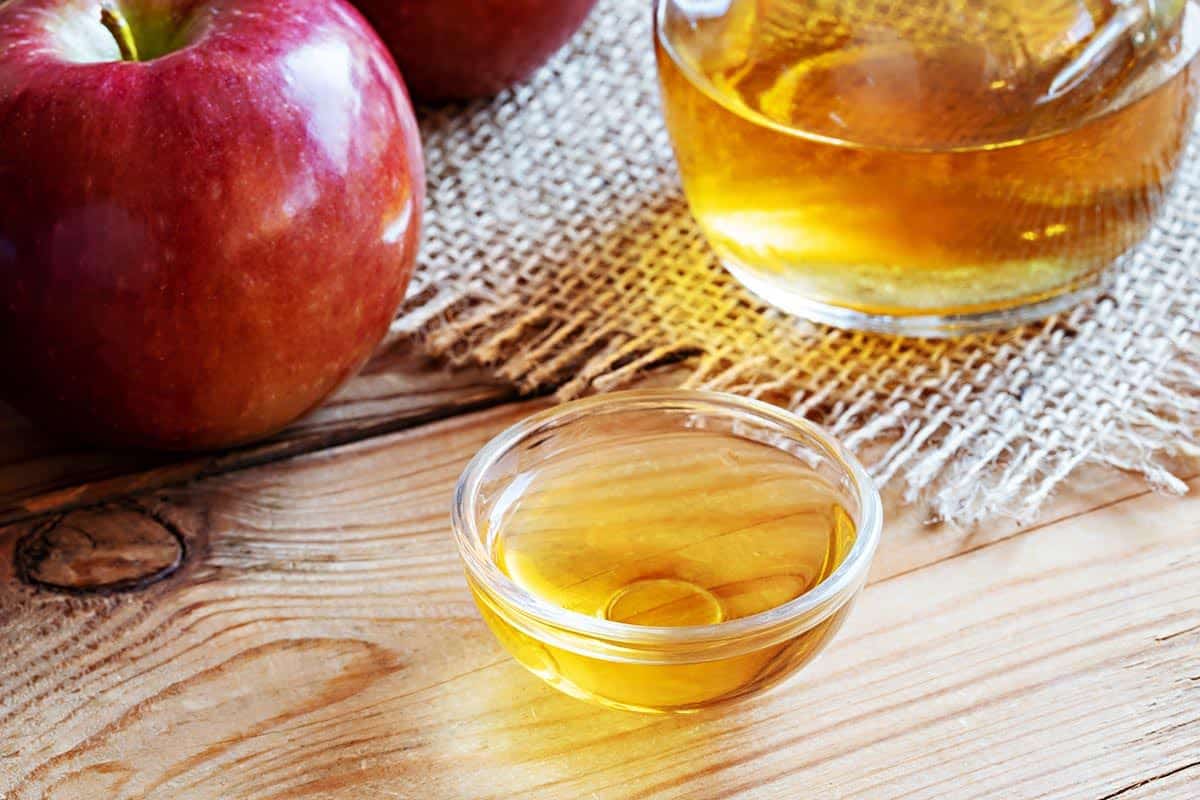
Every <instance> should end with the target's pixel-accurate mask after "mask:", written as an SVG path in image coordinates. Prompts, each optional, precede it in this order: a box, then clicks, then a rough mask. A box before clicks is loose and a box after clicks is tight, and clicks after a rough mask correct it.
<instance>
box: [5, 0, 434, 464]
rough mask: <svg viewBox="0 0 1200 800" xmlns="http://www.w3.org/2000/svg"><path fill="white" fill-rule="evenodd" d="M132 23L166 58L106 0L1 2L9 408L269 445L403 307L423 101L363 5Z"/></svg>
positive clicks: (159, 0) (54, 425)
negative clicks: (121, 46) (123, 31)
mask: <svg viewBox="0 0 1200 800" xmlns="http://www.w3.org/2000/svg"><path fill="white" fill-rule="evenodd" d="M120 7H121V9H122V10H123V11H124V12H126V13H127V14H128V15H129V18H130V21H131V25H132V27H133V28H134V31H135V34H137V33H138V32H139V29H138V26H139V24H141V25H142V26H149V28H148V29H151V30H150V32H151V33H152V34H153V36H154V37H155V41H152V42H150V44H151V45H154V46H155V47H157V49H158V50H159V52H158V53H157V54H156V57H154V58H152V59H149V60H144V61H141V62H132V61H123V60H121V55H120V52H119V51H118V48H117V45H116V42H115V41H113V40H112V37H111V36H110V35H109V34H108V32H107V31H106V30H105V28H104V27H103V26H102V25H101V22H100V8H99V4H98V3H97V2H95V0H12V1H11V2H8V3H6V4H3V3H0V359H2V360H3V363H4V364H5V370H4V371H3V372H2V373H0V396H3V398H4V399H6V400H8V401H9V402H10V403H12V404H13V405H14V406H15V407H16V408H17V409H18V410H19V411H21V412H22V413H24V414H26V415H27V416H29V417H30V418H32V419H33V420H34V421H35V422H37V423H40V424H41V425H43V426H45V427H47V428H50V429H53V430H57V431H60V432H65V433H67V434H70V435H73V436H79V437H83V438H86V439H89V440H92V441H97V442H102V443H105V444H111V445H120V446H135V447H150V448H164V449H201V448H214V447H222V446H228V445H233V444H238V443H242V442H246V441H250V440H254V439H257V438H260V437H263V436H265V435H268V434H270V433H273V432H275V431H277V430H279V429H280V428H282V427H284V426H286V425H287V424H288V423H289V422H291V421H292V420H294V419H295V418H296V417H298V416H300V415H301V414H303V413H304V412H305V411H307V410H308V409H310V408H312V407H313V406H314V405H316V404H318V403H319V402H320V401H321V400H322V399H324V398H325V397H326V396H327V395H328V394H329V393H330V392H332V391H333V390H334V389H336V388H337V387H338V386H339V385H340V384H341V383H342V382H343V381H345V380H346V379H347V378H349V377H350V376H352V375H353V374H354V373H355V372H356V371H357V370H358V369H359V368H361V366H362V365H363V364H364V363H365V361H366V359H367V358H368V357H369V355H370V354H371V352H372V351H373V349H374V348H375V347H376V346H377V344H378V343H379V341H380V340H381V339H382V337H383V336H384V334H385V333H386V331H387V329H388V325H389V323H390V322H391V320H392V318H393V315H394V313H395V311H396V309H397V307H398V305H399V303H400V301H401V300H402V298H403V295H404V292H405V289H406V288H407V285H408V282H409V279H410V277H411V273H412V270H413V265H414V261H415V257H416V252H417V247H418V240H419V232H420V222H421V210H422V205H423V199H424V170H423V165H422V157H421V149H420V141H419V134H418V131H417V126H416V122H415V120H414V117H413V113H412V107H411V104H410V102H409V98H408V95H407V92H406V90H405V87H404V84H403V82H402V80H401V79H400V77H399V74H398V73H397V70H396V67H395V65H394V63H393V61H392V58H391V56H390V55H389V54H388V51H387V50H386V48H385V47H384V45H383V44H382V42H380V41H379V39H378V37H377V36H376V35H375V33H374V32H373V31H372V30H371V28H370V27H369V26H368V24H367V23H366V22H365V21H364V20H363V19H362V17H361V16H360V15H359V14H358V12H357V11H355V10H354V9H353V8H351V7H350V6H349V5H348V4H347V3H345V2H344V1H343V0H124V2H122V3H120ZM156 15H157V16H156ZM145 30H146V29H143V33H144V32H145ZM105 37H107V38H105ZM151 49H154V48H151Z"/></svg>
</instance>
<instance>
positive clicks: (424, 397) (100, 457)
mask: <svg viewBox="0 0 1200 800" xmlns="http://www.w3.org/2000/svg"><path fill="white" fill-rule="evenodd" d="M513 396H514V392H513V389H512V388H511V387H510V386H509V385H508V384H506V383H503V382H501V381H498V380H496V379H494V378H492V377H490V376H488V375H487V374H485V373H484V372H482V371H479V370H453V371H452V370H449V369H446V368H444V367H442V366H441V365H439V364H437V363H435V362H432V361H429V360H427V359H424V358H421V357H420V356H418V355H416V354H415V353H414V352H413V351H412V350H411V348H410V346H409V345H407V344H404V343H398V344H395V345H392V346H391V347H387V348H385V349H383V350H382V351H381V352H380V353H379V354H377V355H376V356H375V358H374V359H373V360H372V362H371V363H370V364H369V365H368V366H367V368H366V369H365V370H363V372H362V373H361V374H360V375H359V376H358V377H356V378H355V379H354V380H352V381H351V382H350V383H349V384H347V385H346V386H345V387H344V388H343V389H342V390H341V391H339V392H338V393H337V394H336V395H334V396H333V397H332V398H330V399H329V400H328V401H327V402H326V403H325V404H324V405H322V406H321V407H320V408H319V409H317V410H316V411H314V412H313V413H311V414H309V415H308V416H306V417H305V418H304V419H302V420H300V421H299V422H297V423H296V424H294V425H292V426H291V427H290V428H288V429H287V430H286V431H284V432H283V433H281V434H279V435H278V436H275V437H273V438H271V439H269V440H267V441H265V442H261V443H258V444H255V445H251V446H248V447H244V448H239V449H236V450H233V451H228V452H221V453H211V454H200V455H195V454H193V455H178V454H174V455H173V454H155V453H145V452H115V451H111V450H100V449H93V448H88V447H86V446H81V445H80V444H78V443H74V442H66V441H61V440H57V439H54V438H52V437H50V436H48V435H46V434H43V433H40V432H39V431H37V430H35V429H34V428H33V427H31V426H30V424H29V423H28V422H26V421H25V420H24V419H22V418H21V417H19V416H18V415H17V414H16V413H15V412H13V411H11V410H10V409H8V408H7V407H5V406H3V405H0V523H4V522H12V521H15V520H18V519H21V518H24V517H28V516H30V515H32V514H40V513H46V512H49V511H53V510H59V509H64V508H72V507H76V506H80V505H85V504H88V503H96V502H99V501H101V500H105V499H109V498H114V497H119V496H122V495H125V494H128V493H130V492H136V491H143V490H146V489H152V488H157V487H161V486H167V485H170V484H174V483H181V482H183V481H186V480H190V479H192V478H197V477H202V476H205V475H214V474H219V473H223V472H228V471H231V470H236V469H243V468H245V467H248V466H253V465H256V464H265V463H269V462H271V461H277V460H279V459H282V458H288V457H290V456H295V455H299V454H303V453H310V452H314V451H317V450H321V449H324V448H328V447H333V446H336V445H339V444H344V443H347V442H353V441H359V440H361V439H365V438H369V437H371V436H377V435H379V434H381V433H389V432H392V431H395V430H399V429H402V428H405V427H409V426H412V425H416V424H420V423H423V422H428V421H431V420H435V419H440V418H443V417H446V416H450V415H452V414H458V413H462V412H465V411H469V410H472V409H478V408H484V407H487V406H489V405H493V404H496V403H501V402H505V401H508V400H511V399H512V398H513Z"/></svg>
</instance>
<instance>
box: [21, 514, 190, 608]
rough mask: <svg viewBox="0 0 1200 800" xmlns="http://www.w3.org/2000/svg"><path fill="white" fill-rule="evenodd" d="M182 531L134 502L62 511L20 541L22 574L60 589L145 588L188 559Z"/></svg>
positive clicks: (109, 590)
mask: <svg viewBox="0 0 1200 800" xmlns="http://www.w3.org/2000/svg"><path fill="white" fill-rule="evenodd" d="M185 553H186V548H185V546H184V541H183V536H182V535H181V534H180V532H179V530H178V529H177V528H176V527H175V525H173V524H172V523H170V522H169V521H167V520H165V519H163V518H161V517H160V516H158V515H156V514H154V513H153V512H151V511H150V510H148V509H145V508H141V507H139V506H135V505H116V506H113V505H109V506H100V507H96V508H85V509H80V510H78V511H71V512H68V513H66V514H59V515H57V516H55V517H52V518H50V519H48V520H47V521H45V522H43V523H42V524H41V525H39V526H37V527H36V528H34V529H33V531H31V532H30V533H29V534H28V535H26V536H25V537H24V538H22V539H21V541H19V542H18V543H17V549H16V554H15V559H16V568H17V574H18V575H20V576H21V579H22V580H24V581H25V582H26V583H29V584H32V585H34V586H41V587H43V588H46V589H51V590H54V591H60V592H71V593H75V594H97V593H99V594H107V593H113V592H129V591H136V590H139V589H144V588H146V587H147V586H150V585H151V584H153V583H156V582H158V581H160V580H162V579H163V578H166V577H168V576H169V575H171V574H172V573H174V572H175V571H176V570H177V569H179V566H180V565H181V564H182V563H183V560H184V555H185Z"/></svg>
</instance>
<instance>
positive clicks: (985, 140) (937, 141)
mask: <svg viewBox="0 0 1200 800" xmlns="http://www.w3.org/2000/svg"><path fill="white" fill-rule="evenodd" d="M679 5H680V6H684V5H685V4H682V3H681V4H679ZM722 7H723V6H722ZM1117 8H1118V6H1117V4H1116V3H1114V2H1112V0H982V2H976V1H975V0H945V1H944V2H938V3H922V2H903V1H902V0H901V1H899V2H897V0H866V2H851V1H850V0H732V2H730V3H729V4H728V10H727V11H724V12H723V13H717V12H711V14H712V15H711V16H708V17H688V16H686V15H685V13H684V12H682V11H679V10H677V9H678V7H677V6H676V5H675V4H673V3H670V2H665V3H664V4H663V5H662V8H661V9H660V12H659V16H658V31H657V37H656V39H657V47H658V59H659V67H660V74H661V82H662V90H663V100H664V106H665V111H666V119H667V123H668V127H669V130H670V133H671V136H672V140H673V142H674V145H675V149H676V154H677V157H678V162H679V167H680V172H681V174H682V178H683V183H684V188H685V190H686V193H687V197H688V200H689V202H690V204H691V207H692V210H693V213H694V215H695V217H696V219H697V220H698V221H699V223H700V225H701V226H702V227H703V229H704V231H705V232H706V234H707V235H708V237H709V239H710V241H711V243H712V245H713V247H714V248H715V249H716V250H717V252H718V254H719V255H720V256H721V257H722V259H723V260H724V261H725V262H726V264H727V265H728V266H729V268H730V269H731V271H732V272H734V274H735V275H737V276H738V277H739V278H741V279H742V280H743V281H744V282H745V283H747V285H749V286H750V288H752V289H754V290H755V291H757V292H758V293H760V294H762V295H763V296H765V297H766V298H767V299H768V300H771V301H773V302H776V303H777V304H779V305H782V306H784V307H785V308H789V309H791V310H793V311H798V312H799V313H807V311H811V310H812V308H813V307H814V305H815V306H818V307H822V308H831V307H832V308H834V309H849V310H851V311H853V312H858V313H860V314H865V315H890V316H900V317H903V316H909V315H941V316H950V315H956V314H968V315H969V314H978V313H984V312H989V311H994V310H996V309H1006V308H1010V307H1018V306H1028V305H1030V304H1034V303H1038V302H1040V301H1044V300H1046V299H1047V298H1052V297H1054V296H1056V295H1062V294H1064V293H1069V292H1072V291H1073V290H1075V289H1077V288H1078V287H1080V286H1082V285H1084V284H1087V283H1089V282H1094V280H1095V278H1096V275H1097V273H1098V272H1099V271H1101V270H1103V268H1104V267H1106V266H1107V265H1108V264H1109V263H1110V262H1111V261H1112V259H1114V258H1115V257H1116V256H1118V255H1119V254H1121V253H1122V252H1123V251H1125V250H1126V249H1128V248H1129V247H1130V246H1131V245H1133V244H1134V243H1136V242H1137V241H1138V240H1139V239H1140V238H1141V237H1142V236H1143V235H1144V234H1145V233H1146V232H1147V230H1148V227H1149V225H1150V224H1151V222H1152V220H1153V217H1154V216H1155V213H1156V212H1157V211H1158V209H1159V207H1160V205H1161V203H1162V200H1163V196H1164V193H1165V191H1166V189H1167V188H1168V184H1169V182H1170V179H1171V177H1172V174H1173V173H1174V171H1175V170H1176V167H1177V166H1178V164H1179V161H1180V156H1181V153H1182V151H1183V148H1184V146H1185V144H1186V141H1187V138H1188V135H1189V133H1190V129H1191V122H1192V117H1193V112H1194V106H1195V93H1196V81H1195V80H1194V76H1193V72H1192V69H1191V68H1190V67H1188V66H1187V65H1188V64H1189V63H1190V57H1191V55H1192V52H1193V51H1194V50H1195V48H1196V46H1197V38H1198V37H1197V36H1196V35H1195V33H1196V29H1197V23H1198V22H1200V21H1198V20H1197V7H1195V6H1189V8H1188V11H1187V13H1186V14H1185V15H1184V17H1183V18H1181V19H1177V20H1176V21H1175V28H1174V29H1173V30H1171V31H1166V32H1161V34H1160V37H1161V38H1159V39H1156V40H1155V41H1156V44H1155V46H1154V47H1153V48H1152V49H1150V50H1147V49H1146V48H1144V47H1143V48H1139V47H1136V46H1134V44H1132V43H1127V44H1125V45H1124V46H1119V47H1116V48H1114V49H1113V51H1112V52H1111V53H1109V54H1107V55H1106V57H1105V58H1104V59H1103V60H1102V61H1101V62H1099V63H1097V64H1094V65H1093V66H1092V67H1091V68H1090V69H1089V71H1088V72H1087V73H1086V74H1085V75H1084V76H1083V77H1082V79H1081V80H1080V81H1079V82H1078V83H1077V85H1075V86H1073V87H1072V88H1071V90H1070V91H1069V92H1066V93H1065V94H1064V95H1062V96H1057V97H1053V98H1051V97H1049V95H1050V94H1051V92H1050V90H1051V88H1052V86H1053V84H1054V79H1055V76H1056V75H1057V74H1059V73H1060V72H1061V71H1062V70H1063V68H1064V66H1065V65H1067V64H1068V63H1070V62H1071V61H1072V59H1075V58H1077V57H1078V56H1079V54H1080V53H1081V51H1082V50H1083V48H1084V47H1085V46H1086V45H1087V43H1088V42H1089V41H1090V40H1091V39H1092V38H1094V37H1095V35H1096V32H1097V31H1099V30H1101V29H1102V28H1103V26H1104V25H1105V24H1106V22H1108V21H1109V20H1110V19H1111V18H1112V17H1113V14H1114V13H1115V12H1116V10H1117ZM817 316H818V317H820V316H821V314H819V313H818V314H817ZM834 316H835V317H836V314H835V315H834ZM831 321H836V319H833V320H831Z"/></svg>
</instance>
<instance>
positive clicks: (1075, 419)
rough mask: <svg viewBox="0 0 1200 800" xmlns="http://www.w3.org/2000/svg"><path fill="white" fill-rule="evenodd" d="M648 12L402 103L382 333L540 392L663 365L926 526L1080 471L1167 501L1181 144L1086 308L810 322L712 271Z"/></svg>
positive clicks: (1186, 257)
mask: <svg viewBox="0 0 1200 800" xmlns="http://www.w3.org/2000/svg"><path fill="white" fill-rule="evenodd" d="M649 5H650V4H649V3H647V2H644V0H602V2H601V3H600V5H599V7H598V9H597V12H596V14H595V15H594V16H593V18H592V22H591V23H590V25H589V27H588V28H587V29H586V30H585V32H584V33H583V35H581V36H580V37H578V38H577V40H576V42H575V43H574V45H573V46H572V48H570V50H569V51H568V52H566V53H564V54H563V55H562V56H561V57H559V58H557V59H556V60H555V61H554V62H553V64H552V65H551V66H550V67H548V68H546V69H544V70H543V71H542V72H541V73H540V74H539V75H538V76H537V77H536V78H535V79H534V81H533V82H531V83H530V84H527V85H525V86H522V87H519V88H518V89H516V90H515V91H512V92H509V93H507V94H506V95H504V96H502V97H500V98H498V99H497V100H496V101H494V102H491V103H477V104H473V105H471V106H468V107H465V108H453V109H439V110H425V111H424V112H423V123H422V125H423V133H424V136H425V143H426V153H427V158H428V161H429V165H430V181H429V182H430V198H429V218H428V225H427V230H426V240H425V245H424V261H423V264H422V266H421V269H420V271H419V274H418V277H417V279H416V283H415V285H414V288H413V290H412V292H411V295H410V299H409V301H408V303H407V304H406V307H405V308H404V310H403V312H402V314H401V316H400V317H399V318H398V319H397V322H396V325H395V332H396V333H397V334H398V335H402V336H413V337H416V338H417V339H418V340H419V341H420V344H421V346H422V347H423V348H424V349H425V350H427V351H428V352H429V353H431V354H433V355H435V356H441V357H445V358H448V359H449V360H451V361H452V362H455V363H459V364H476V365H486V366H488V367H491V368H492V369H494V370H495V372H496V373H498V374H499V375H500V376H502V377H504V378H506V379H508V380H511V381H513V382H514V383H516V384H517V385H519V386H520V387H521V388H523V389H524V390H526V391H529V392H535V391H546V390H547V389H550V390H554V391H556V392H557V395H558V396H559V397H560V398H562V399H568V398H571V397H575V396H578V395H581V394H584V393H587V392H591V391H610V390H615V389H619V388H622V387H625V386H628V385H630V384H632V383H634V382H635V381H637V380H638V378H639V377H640V376H641V375H643V374H644V373H645V372H646V371H647V370H648V369H650V368H652V367H654V366H657V365H661V364H663V363H666V362H672V361H680V362H682V363H683V364H685V365H686V366H687V368H688V370H689V372H690V377H689V378H688V380H687V385H688V386H691V387H704V388H713V389H721V390H725V391H732V392H737V393H741V394H746V395H750V396H754V397H760V398H763V399H766V400H768V401H771V402H774V403H777V404H780V405H784V406H786V407H788V408H792V409H795V410H797V411H798V412H800V413H802V414H804V415H805V416H807V417H809V418H810V419H813V420H814V421H817V422H819V423H821V424H823V425H825V426H826V427H827V428H829V429H830V430H831V431H833V432H834V433H835V434H836V435H838V436H839V437H841V438H843V439H844V440H845V441H846V443H847V444H848V445H849V446H850V447H851V448H852V449H854V450H855V451H857V452H858V453H859V454H860V455H862V456H863V458H864V460H866V461H867V463H868V464H869V466H870V468H871V470H872V472H873V473H874V475H875V476H876V477H877V478H878V479H879V480H880V481H881V482H884V483H889V482H896V481H900V482H902V483H903V486H904V489H905V497H906V499H907V500H908V501H909V502H914V503H916V502H920V503H924V504H926V505H927V507H928V510H929V513H930V515H931V517H933V518H936V519H941V520H946V521H950V522H953V523H958V524H972V523H976V522H979V521H982V520H986V519H989V518H993V517H996V516H1012V517H1017V518H1028V517H1030V516H1031V515H1033V514H1034V513H1035V512H1036V511H1037V510H1038V508H1039V507H1041V505H1042V504H1043V503H1044V502H1045V501H1046V499H1047V498H1048V497H1049V496H1050V495H1051V493H1052V492H1053V491H1054V489H1055V488H1056V487H1057V486H1059V485H1060V484H1061V483H1062V481H1063V480H1064V479H1066V478H1067V477H1068V476H1069V475H1071V474H1072V473H1073V472H1074V471H1075V470H1076V469H1078V468H1079V467H1081V466H1083V465H1085V464H1103V465H1107V466H1110V467H1115V468H1118V469H1123V470H1129V471H1133V472H1137V473H1140V474H1141V475H1144V476H1145V478H1146V479H1147V480H1148V481H1149V483H1150V484H1152V485H1153V486H1154V487H1156V488H1159V489H1162V490H1166V491H1171V492H1180V493H1182V492H1184V491H1186V489H1187V485H1186V483H1184V481H1183V480H1182V479H1181V478H1180V477H1179V476H1178V475H1177V474H1175V473H1173V472H1172V470H1171V465H1172V464H1179V463H1180V461H1181V459H1182V460H1195V459H1200V353H1198V352H1197V351H1198V349H1200V348H1198V345H1197V338H1198V335H1200V332H1198V330H1197V328H1198V324H1197V321H1198V320H1200V271H1198V270H1197V268H1196V264H1197V259H1198V256H1200V236H1198V235H1197V231H1198V228H1197V223H1198V222H1200V138H1197V139H1196V140H1195V141H1194V142H1193V146H1192V148H1191V153H1190V154H1189V161H1188V165H1189V166H1188V167H1186V168H1185V171H1184V174H1183V175H1182V176H1181V178H1180V181H1179V183H1178V185H1177V187H1176V191H1175V193H1174V195H1173V199H1172V201H1171V203H1170V206H1169V209H1168V212H1167V213H1166V215H1165V216H1164V218H1163V220H1162V222H1161V224H1159V225H1158V227H1157V228H1156V230H1155V231H1154V233H1153V234H1152V236H1151V237H1150V238H1149V240H1148V241H1147V242H1146V243H1145V244H1144V245H1143V246H1141V247H1140V248H1138V249H1137V250H1136V251H1135V252H1134V253H1132V254H1130V255H1129V256H1128V257H1127V258H1126V259H1125V262H1124V264H1123V265H1122V267H1121V269H1120V271H1119V273H1118V274H1117V276H1116V277H1115V279H1114V280H1113V282H1112V285H1111V288H1110V291H1109V293H1108V294H1107V295H1106V296H1105V297H1104V298H1103V299H1102V300H1101V301H1099V302H1097V303H1095V304H1091V305H1087V306H1085V307H1081V308H1078V309H1076V310H1075V311H1073V312H1072V313H1069V314H1065V315H1061V316H1060V317H1058V318H1055V319H1053V320H1050V321H1048V322H1046V323H1044V324H1042V325H1036V326H1027V327H1025V328H1022V329H1018V330H1014V331H1008V332H1004V333H998V334H994V335H986V336H973V337H968V338H965V339H960V340H956V341H947V342H936V341H926V340H906V339H900V338H894V337H882V336H874V335H868V334H856V333H849V332H842V331H837V330H832V329H828V328H822V327H817V326H813V325H809V324H807V323H804V322H798V321H796V320H793V319H791V318H788V317H786V316H784V315H782V314H779V313H778V312H776V311H774V310H771V309H769V308H766V307H764V306H762V305H761V304H760V303H759V302H758V301H757V300H755V299H754V298H753V297H752V296H750V295H749V294H748V293H747V292H746V291H745V290H743V289H742V288H741V287H740V286H738V285H737V284H736V283H735V282H734V281H733V280H732V279H730V278H729V277H728V276H726V275H725V273H724V271H723V270H722V269H721V268H720V266H719V265H718V264H717V263H716V262H715V259H714V258H713V257H712V255H711V253H710V251H709V249H708V247H707V245H706V244H705V243H704V241H703V239H702V237H701V236H700V234H699V232H698V231H697V230H696V227H695V225H694V223H693V222H692V220H691V217H690V216H689V214H688V211H687V208H686V204H685V203H684V201H683V200H682V198H681V196H680V191H679V188H678V181H677V177H676V174H675V168H674V164H673V161H672V157H671V152H670V146H669V142H668V140H667V138H666V135H665V132H664V130H663V127H662V122H661V117H660V111H659V107H658V97H657V90H656V86H655V78H654V65H653V58H652V55H651V48H650V36H651V33H650V25H649Z"/></svg>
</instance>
